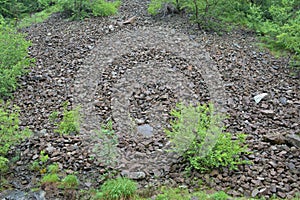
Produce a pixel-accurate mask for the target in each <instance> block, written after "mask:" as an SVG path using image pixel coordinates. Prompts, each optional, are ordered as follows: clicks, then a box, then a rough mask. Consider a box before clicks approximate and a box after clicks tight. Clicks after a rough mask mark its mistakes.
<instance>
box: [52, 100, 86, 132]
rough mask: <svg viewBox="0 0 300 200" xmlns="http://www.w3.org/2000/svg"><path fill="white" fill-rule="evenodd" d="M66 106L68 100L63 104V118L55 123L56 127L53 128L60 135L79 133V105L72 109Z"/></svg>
mask: <svg viewBox="0 0 300 200" xmlns="http://www.w3.org/2000/svg"><path fill="white" fill-rule="evenodd" d="M67 106H68V102H66V103H65V104H64V111H63V118H62V120H61V122H59V123H58V124H57V125H58V128H57V129H56V130H54V131H55V132H57V133H59V134H60V135H64V134H66V135H70V134H76V133H79V126H80V114H79V107H77V108H75V109H73V110H68V109H67Z"/></svg>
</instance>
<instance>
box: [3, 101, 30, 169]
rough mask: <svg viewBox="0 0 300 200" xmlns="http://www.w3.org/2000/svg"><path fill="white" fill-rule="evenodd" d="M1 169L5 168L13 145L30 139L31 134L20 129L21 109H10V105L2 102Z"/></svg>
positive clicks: (15, 107) (26, 130)
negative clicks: (8, 153)
mask: <svg viewBox="0 0 300 200" xmlns="http://www.w3.org/2000/svg"><path fill="white" fill-rule="evenodd" d="M1 105H2V107H0V159H1V162H0V168H1V169H2V168H5V167H6V164H7V162H8V161H7V159H6V158H5V156H6V154H7V152H8V150H9V149H10V147H11V146H12V145H15V144H17V143H19V142H21V141H22V140H23V139H25V138H26V137H29V136H30V134H31V132H30V131H29V130H28V129H24V130H20V128H19V114H18V113H19V108H18V107H17V106H13V107H9V104H8V103H7V104H3V103H1V101H0V106H1Z"/></svg>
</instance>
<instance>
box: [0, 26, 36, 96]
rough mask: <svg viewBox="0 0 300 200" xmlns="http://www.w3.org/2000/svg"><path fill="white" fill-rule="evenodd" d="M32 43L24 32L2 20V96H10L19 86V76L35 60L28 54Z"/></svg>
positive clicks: (0, 68)
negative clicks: (25, 36) (18, 31)
mask: <svg viewBox="0 0 300 200" xmlns="http://www.w3.org/2000/svg"><path fill="white" fill-rule="evenodd" d="M30 45H31V43H30V42H29V41H26V40H25V38H24V35H23V34H20V33H17V31H16V30H14V29H12V28H10V27H8V26H7V25H5V24H4V22H3V21H2V23H1V20H0V98H1V97H4V96H9V95H10V94H11V92H12V91H14V90H15V89H16V88H17V85H18V84H17V81H18V77H20V76H21V75H23V74H24V73H25V72H26V70H25V69H26V67H28V66H29V65H30V64H31V63H32V62H33V59H31V58H29V56H28V47H29V46H30Z"/></svg>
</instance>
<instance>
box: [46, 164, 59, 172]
mask: <svg viewBox="0 0 300 200" xmlns="http://www.w3.org/2000/svg"><path fill="white" fill-rule="evenodd" d="M58 171H59V166H58V164H57V163H53V164H51V165H49V166H48V172H49V173H50V174H56V173H58Z"/></svg>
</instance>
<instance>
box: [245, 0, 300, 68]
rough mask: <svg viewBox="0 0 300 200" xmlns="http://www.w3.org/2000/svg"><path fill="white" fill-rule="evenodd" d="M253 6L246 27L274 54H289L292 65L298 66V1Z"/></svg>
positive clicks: (299, 59)
mask: <svg viewBox="0 0 300 200" xmlns="http://www.w3.org/2000/svg"><path fill="white" fill-rule="evenodd" d="M267 2H269V3H268V4H262V5H261V4H259V5H257V4H253V5H251V6H250V9H249V12H248V14H247V23H246V24H247V26H248V27H249V28H251V29H254V30H255V31H256V32H257V33H258V34H259V35H261V36H262V38H261V39H262V41H264V42H265V43H266V46H267V47H268V48H270V49H271V50H273V51H275V52H280V53H283V52H289V53H290V54H291V55H292V60H291V61H292V62H291V65H293V63H295V64H294V65H300V64H299V62H300V43H299V41H300V25H299V24H300V11H299V9H298V10H297V6H299V3H300V1H299V0H291V1H290V0H277V1H275V2H270V1H267Z"/></svg>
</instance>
